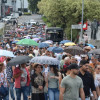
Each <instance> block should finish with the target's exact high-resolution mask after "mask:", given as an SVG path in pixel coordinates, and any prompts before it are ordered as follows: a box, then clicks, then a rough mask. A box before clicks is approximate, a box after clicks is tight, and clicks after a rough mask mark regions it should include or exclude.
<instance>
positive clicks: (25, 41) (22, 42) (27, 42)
mask: <svg viewBox="0 0 100 100" xmlns="http://www.w3.org/2000/svg"><path fill="white" fill-rule="evenodd" d="M16 44H18V45H23V46H38V43H37V42H35V41H34V40H32V39H22V40H20V41H18V42H17V43H16Z"/></svg>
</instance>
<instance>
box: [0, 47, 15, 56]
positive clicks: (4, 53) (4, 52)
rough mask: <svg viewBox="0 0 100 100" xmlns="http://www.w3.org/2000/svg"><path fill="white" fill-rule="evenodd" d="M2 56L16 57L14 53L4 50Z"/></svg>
mask: <svg viewBox="0 0 100 100" xmlns="http://www.w3.org/2000/svg"><path fill="white" fill-rule="evenodd" d="M0 56H5V57H15V56H14V54H13V52H11V51H8V50H2V49H0Z"/></svg>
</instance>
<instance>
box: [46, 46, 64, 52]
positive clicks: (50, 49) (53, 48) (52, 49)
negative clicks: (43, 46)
mask: <svg viewBox="0 0 100 100" xmlns="http://www.w3.org/2000/svg"><path fill="white" fill-rule="evenodd" d="M47 50H48V51H52V52H53V53H61V52H63V49H62V48H60V47H49V48H48V49H47Z"/></svg>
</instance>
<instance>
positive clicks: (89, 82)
mask: <svg viewBox="0 0 100 100" xmlns="http://www.w3.org/2000/svg"><path fill="white" fill-rule="evenodd" d="M87 70H88V66H87V61H86V60H81V61H80V72H79V74H78V76H79V77H80V78H81V79H82V81H83V85H84V88H83V89H84V93H85V100H90V90H91V91H92V93H93V95H94V98H95V99H94V100H97V95H96V88H95V84H94V78H93V75H92V74H90V73H89V72H87ZM80 100H81V99H80Z"/></svg>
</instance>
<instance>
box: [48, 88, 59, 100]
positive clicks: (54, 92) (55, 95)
mask: <svg viewBox="0 0 100 100" xmlns="http://www.w3.org/2000/svg"><path fill="white" fill-rule="evenodd" d="M48 95H49V100H59V90H58V88H48Z"/></svg>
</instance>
